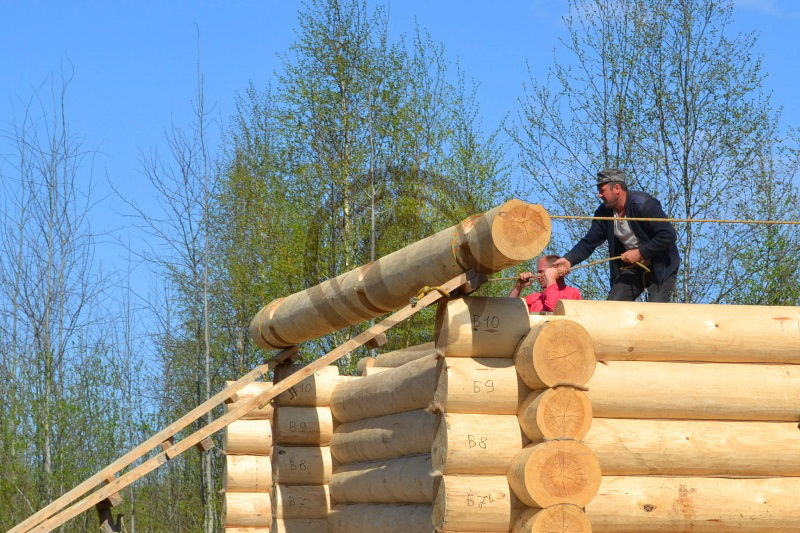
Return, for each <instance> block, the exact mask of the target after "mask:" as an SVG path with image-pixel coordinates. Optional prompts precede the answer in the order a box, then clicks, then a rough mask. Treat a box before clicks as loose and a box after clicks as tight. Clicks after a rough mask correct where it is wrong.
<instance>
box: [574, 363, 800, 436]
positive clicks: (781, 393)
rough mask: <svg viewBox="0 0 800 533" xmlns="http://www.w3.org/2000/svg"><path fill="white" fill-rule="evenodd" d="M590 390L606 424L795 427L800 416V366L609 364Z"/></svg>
mask: <svg viewBox="0 0 800 533" xmlns="http://www.w3.org/2000/svg"><path fill="white" fill-rule="evenodd" d="M587 387H588V389H589V390H588V395H589V400H590V401H591V402H592V410H593V411H594V416H596V417H601V418H679V419H700V420H764V421H776V422H792V421H797V420H798V412H799V411H800V408H798V401H797V399H798V398H800V365H753V364H735V363H698V364H692V363H654V362H640V361H609V362H608V363H606V364H598V365H597V369H596V371H595V374H594V376H593V377H592V379H591V381H590V382H589V383H588V385H587Z"/></svg>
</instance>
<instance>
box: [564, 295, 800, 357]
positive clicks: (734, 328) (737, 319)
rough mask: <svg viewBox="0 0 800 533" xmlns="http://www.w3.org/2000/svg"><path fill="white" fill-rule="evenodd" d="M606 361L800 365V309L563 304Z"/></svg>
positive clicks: (618, 303) (577, 302)
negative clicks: (582, 327) (587, 332)
mask: <svg viewBox="0 0 800 533" xmlns="http://www.w3.org/2000/svg"><path fill="white" fill-rule="evenodd" d="M556 314H558V315H564V316H566V317H568V318H569V319H570V320H574V321H576V322H578V323H580V324H581V325H582V326H584V327H585V328H586V329H587V331H589V334H590V335H591V337H592V340H593V341H594V343H595V351H596V352H597V358H598V359H600V360H603V361H611V360H637V361H706V362H717V363H721V362H729V363H792V364H797V363H800V350H798V349H797V347H798V346H800V307H780V306H771V305H770V306H766V305H710V304H664V303H657V304H652V303H649V302H648V303H643V302H600V301H591V300H581V301H577V300H570V301H567V300H562V301H561V302H559V304H558V306H557V307H556Z"/></svg>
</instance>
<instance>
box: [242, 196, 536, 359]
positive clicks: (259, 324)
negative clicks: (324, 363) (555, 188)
mask: <svg viewBox="0 0 800 533" xmlns="http://www.w3.org/2000/svg"><path fill="white" fill-rule="evenodd" d="M549 238H550V218H549V217H548V215H547V213H546V212H545V210H544V209H543V208H542V207H541V206H539V205H531V204H527V203H525V202H522V201H520V200H510V201H508V202H506V203H504V204H502V205H500V206H498V207H496V208H494V209H491V210H490V211H487V212H486V213H483V214H481V215H477V216H473V217H470V218H468V219H467V220H465V221H463V222H462V223H460V224H457V225H455V226H453V227H450V228H447V229H445V230H442V231H440V232H439V233H436V234H434V235H431V236H430V237H427V238H425V239H422V240H420V241H417V242H415V243H413V244H410V245H408V246H406V247H405V248H402V249H400V250H397V251H395V252H393V253H391V254H389V255H387V256H384V257H381V258H380V259H378V260H377V261H374V262H372V263H369V264H366V265H364V266H361V267H359V268H357V269H355V270H352V271H350V272H347V273H345V274H342V275H341V276H338V277H336V278H334V279H330V280H327V281H324V282H322V283H320V284H319V285H317V286H315V287H312V288H310V289H307V290H304V291H301V292H298V293H295V294H292V295H290V296H288V297H286V298H279V299H277V300H273V301H272V302H271V303H269V304H268V305H267V306H265V307H264V308H263V309H261V310H260V311H259V312H258V313H257V314H256V316H255V318H254V319H253V321H252V323H251V326H250V331H251V335H252V337H253V340H254V341H255V342H256V344H258V345H259V346H261V347H262V348H265V349H279V348H284V347H288V346H292V345H295V344H299V343H301V342H303V341H306V340H309V339H313V338H316V337H321V336H323V335H326V334H328V333H331V332H333V331H336V330H339V329H342V328H345V327H348V326H352V325H354V324H358V323H359V322H362V321H364V320H368V319H370V318H375V317H377V316H380V315H382V314H384V313H385V312H387V311H391V310H393V309H397V308H399V307H402V306H404V305H406V304H407V303H408V301H409V298H411V297H413V296H415V295H416V294H417V293H419V291H420V290H421V289H422V288H423V287H425V286H426V285H427V286H431V287H433V286H437V285H441V284H442V283H445V282H446V281H448V280H450V279H452V278H454V277H455V276H457V275H459V274H463V273H465V272H467V271H469V270H475V271H478V272H481V273H484V274H490V273H493V272H497V271H499V270H502V269H504V268H507V267H509V266H513V265H516V264H519V263H521V262H523V261H527V260H529V259H531V258H533V257H535V256H536V255H537V254H538V253H539V252H541V251H542V249H543V248H544V246H545V245H546V244H547V242H548V240H549Z"/></svg>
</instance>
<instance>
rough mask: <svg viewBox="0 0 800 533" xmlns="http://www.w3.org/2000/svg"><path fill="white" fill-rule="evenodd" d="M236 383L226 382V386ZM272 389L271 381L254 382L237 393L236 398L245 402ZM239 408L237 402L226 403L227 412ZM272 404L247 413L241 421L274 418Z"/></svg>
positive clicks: (269, 403)
mask: <svg viewBox="0 0 800 533" xmlns="http://www.w3.org/2000/svg"><path fill="white" fill-rule="evenodd" d="M234 383H236V382H235V381H226V382H225V386H226V387H230V386H231V385H233V384H234ZM270 387H272V382H271V381H254V382H252V383H248V384H247V385H245V386H244V388H242V389H241V390H239V392H237V393H236V398H237V399H238V400H244V399H248V398H252V397H253V396H258V395H259V394H261V393H262V392H264V391H266V390H267V389H269V388H270ZM236 407H238V404H237V403H236V402H231V403H225V412H226V413H227V412H228V411H230V410H232V409H235V408H236ZM272 410H273V407H272V402H268V403H267V404H265V405H263V406H261V407H259V406H256V407H255V408H254V409H252V410H251V411H249V412H247V413H245V414H244V416H242V417H241V418H240V420H260V419H265V418H270V419H271V418H272Z"/></svg>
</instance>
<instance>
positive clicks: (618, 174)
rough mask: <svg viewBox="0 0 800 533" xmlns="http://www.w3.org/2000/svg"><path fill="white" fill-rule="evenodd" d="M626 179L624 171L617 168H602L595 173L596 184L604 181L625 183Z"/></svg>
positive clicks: (601, 183)
mask: <svg viewBox="0 0 800 533" xmlns="http://www.w3.org/2000/svg"><path fill="white" fill-rule="evenodd" d="M627 179H628V177H627V176H626V175H625V172H624V171H622V170H620V169H618V168H604V169H603V170H601V171H600V172H598V173H597V186H598V187H599V186H601V185H604V184H606V183H626V182H627Z"/></svg>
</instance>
